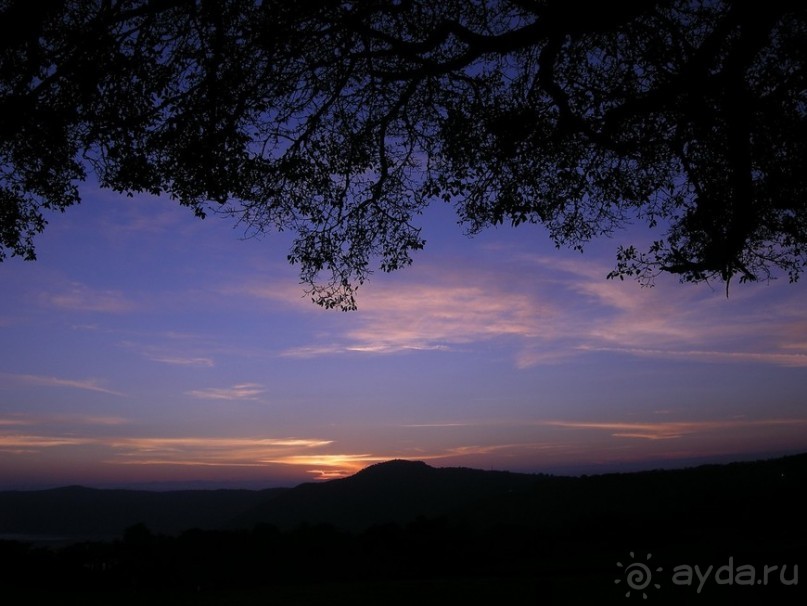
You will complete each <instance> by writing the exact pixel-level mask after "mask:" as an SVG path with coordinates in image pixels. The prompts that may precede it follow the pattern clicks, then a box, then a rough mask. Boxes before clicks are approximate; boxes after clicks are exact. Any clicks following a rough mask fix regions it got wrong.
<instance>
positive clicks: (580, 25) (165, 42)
mask: <svg viewBox="0 0 807 606" xmlns="http://www.w3.org/2000/svg"><path fill="white" fill-rule="evenodd" d="M0 45H1V46H0V258H2V256H3V255H5V254H6V252H10V253H11V254H13V255H21V256H24V257H26V258H33V257H34V246H33V242H32V238H33V237H34V236H35V235H36V234H37V233H38V232H40V231H41V230H42V229H43V228H44V226H45V216H44V213H45V211H46V210H47V209H50V210H64V209H65V208H66V207H68V206H70V205H71V204H74V203H76V202H78V201H79V194H78V189H77V183H78V182H79V181H81V180H82V179H84V178H85V171H87V170H91V171H93V172H94V173H95V174H96V175H97V177H98V179H99V182H100V183H101V185H102V186H103V187H107V188H111V189H113V190H116V191H119V192H124V193H127V194H130V195H131V194H132V193H134V192H151V193H155V194H159V193H167V194H168V195H170V196H172V197H173V198H175V199H176V200H178V201H179V202H180V203H181V204H183V205H186V206H188V207H190V208H192V209H193V210H194V211H195V212H196V214H198V215H200V216H204V214H205V213H208V212H211V211H215V212H222V213H226V214H230V215H232V216H233V217H235V218H237V220H238V221H240V222H242V223H243V225H244V226H246V228H247V229H248V230H249V231H251V232H254V233H261V232H266V231H272V230H290V231H292V232H294V233H295V234H296V239H295V242H294V244H293V246H292V248H291V250H290V252H289V257H288V258H289V260H290V261H291V262H292V263H295V264H299V267H300V272H301V278H302V280H303V281H304V282H306V283H308V284H309V287H310V293H311V295H312V298H313V299H314V300H315V301H316V302H317V303H320V304H322V305H324V306H326V307H342V308H344V309H350V308H352V307H354V304H355V302H354V290H355V288H356V287H357V286H358V285H359V284H361V283H362V282H363V281H364V280H365V278H366V277H367V276H368V274H369V273H370V272H371V271H372V270H373V269H374V268H375V267H379V268H380V269H382V270H384V271H390V270H394V269H396V268H399V267H401V266H404V265H407V264H409V263H410V262H411V252H412V251H414V250H417V249H420V248H421V247H422V246H423V245H424V241H423V239H422V238H421V235H420V230H419V229H418V227H417V226H416V225H415V219H416V217H417V215H418V214H419V213H420V212H421V211H422V209H423V208H424V207H425V206H426V205H428V204H429V203H430V202H433V201H441V200H444V201H446V202H449V203H452V204H453V205H454V206H455V208H456V210H457V213H458V216H459V219H460V220H461V222H462V223H463V224H464V225H465V227H466V229H467V230H468V231H469V232H471V233H475V232H478V231H479V230H482V229H484V228H486V227H488V226H490V225H494V224H499V223H512V224H513V225H518V224H521V223H539V224H543V225H545V226H546V227H547V229H548V231H549V234H550V237H551V238H552V239H553V240H554V242H555V243H556V244H557V245H558V246H571V247H575V248H580V247H582V245H583V244H584V243H585V242H586V241H588V240H590V239H591V238H593V237H596V236H600V235H604V234H611V233H613V232H614V231H615V230H617V229H619V228H621V227H623V226H625V225H626V224H629V223H631V222H640V223H643V224H647V225H648V226H650V227H651V228H655V232H654V233H658V239H656V240H655V241H654V242H653V243H652V244H651V245H650V246H649V247H648V248H647V249H639V248H637V247H635V246H626V247H623V248H620V249H619V251H618V253H617V259H616V266H615V269H614V271H613V272H612V273H611V277H619V278H622V277H624V276H637V277H638V278H639V279H640V280H644V281H652V279H653V277H654V276H655V275H657V274H658V273H659V272H671V273H675V274H679V275H680V276H681V278H682V280H684V281H699V280H705V279H709V278H713V277H718V278H720V279H722V280H724V281H726V283H727V284H728V282H729V280H731V279H732V277H734V276H739V279H740V280H754V279H759V278H765V277H769V276H770V275H771V272H772V271H774V270H776V269H780V270H784V271H786V272H787V273H788V274H789V276H790V279H791V280H795V279H796V278H797V277H798V275H799V273H800V272H801V270H802V269H803V267H804V264H805V261H806V260H807V258H806V257H805V250H804V245H805V242H807V213H805V204H807V198H806V197H805V192H806V191H807V170H805V169H806V168H807V162H806V160H807V116H806V114H807V93H806V92H805V90H806V89H807V82H806V81H805V80H807V78H806V75H807V70H806V69H805V60H806V59H807V9H805V8H804V7H801V6H797V3H791V2H785V1H782V0H766V2H753V3H750V2H729V1H718V0H714V1H711V0H700V1H698V0H674V1H660V0H659V1H649V0H645V1H635V2H620V3H616V4H614V3H599V4H591V3H588V2H585V3H584V2H574V1H570V0H498V1H497V0H489V1H485V0H477V1H468V0H442V1H441V2H425V1H414V0H399V1H391V0H367V1H362V2H341V1H339V2H337V1H335V0H332V1H323V2H286V1H284V0H268V1H264V2H255V1H253V0H221V1H212V0H210V1H208V0H199V1H192V0H96V1H91V0H68V1H65V2H61V1H55V0H50V1H47V2H45V1H43V2H40V3H36V5H35V6H34V5H31V4H30V3H26V2H23V1H22V0H4V1H0ZM323 276H324V277H323Z"/></svg>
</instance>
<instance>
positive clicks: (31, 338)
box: [0, 185, 807, 489]
mask: <svg viewBox="0 0 807 606" xmlns="http://www.w3.org/2000/svg"><path fill="white" fill-rule="evenodd" d="M82 195H83V202H82V204H81V205H79V206H77V207H74V208H71V209H68V211H67V212H66V213H64V214H59V215H55V216H51V217H50V224H49V225H48V227H47V229H46V230H45V232H44V233H43V234H42V235H41V236H40V237H39V238H38V240H37V252H38V260H37V261H35V262H26V261H22V260H20V259H18V258H9V259H7V260H6V261H4V262H3V263H0V284H2V291H1V292H2V295H0V489H30V488H47V487H55V486H62V485H68V484H82V485H86V486H94V487H102V488H103V487H144V488H156V489H160V488H163V489H165V488H184V487H211V488H214V487H245V488H263V487H269V486H284V485H285V486H291V485H295V484H298V483H301V482H307V481H321V480H327V479H331V478H338V477H343V476H346V475H350V474H352V473H355V472H356V471H358V470H360V469H362V468H363V467H366V466H367V465H371V464H373V463H377V462H381V461H385V460H389V459H395V458H403V459H411V460H422V461H426V462H427V463H429V464H430V465H433V466H435V467H447V466H463V467H475V468H480V469H498V470H510V471H517V472H540V473H555V474H581V473H588V474H591V473H602V472H609V471H632V470H640V469H651V468H671V467H681V466H687V465H692V464H697V463H704V462H726V461H733V460H753V459H757V458H767V457H771V456H778V455H782V454H790V453H798V452H805V451H807V400H806V399H805V394H806V393H807V306H805V305H804V301H805V294H807V290H805V289H807V283H804V282H800V283H796V284H789V283H788V282H787V279H786V278H785V277H782V278H780V279H778V280H774V281H771V282H767V283H757V284H750V285H748V284H732V287H731V289H730V291H729V296H728V297H726V291H725V287H724V285H722V284H699V285H690V284H680V283H679V282H678V281H677V279H676V278H675V277H671V276H668V277H662V278H660V279H659V280H658V281H657V283H656V286H655V287H653V288H643V287H641V286H640V285H639V284H638V283H636V282H633V281H628V280H626V281H624V282H620V281H618V280H616V281H614V280H607V279H606V277H605V276H606V275H607V273H608V272H609V271H610V270H611V269H612V268H613V265H614V256H615V252H616V248H617V245H618V244H620V243H629V242H634V241H636V240H635V239H639V240H641V239H642V238H645V239H646V238H648V237H649V236H648V235H647V234H642V233H641V232H633V233H631V232H627V233H624V234H617V235H616V236H615V237H614V238H613V239H605V240H600V241H596V242H594V243H592V244H590V245H589V246H588V247H587V249H586V250H585V252H584V253H582V254H581V253H578V252H574V251H569V250H557V249H555V247H554V246H553V245H552V244H551V242H550V241H549V239H548V237H547V235H546V233H545V231H544V230H543V228H541V227H540V226H530V225H526V226H519V227H518V228H511V227H503V228H498V229H491V230H488V231H486V232H483V233H482V234H480V235H479V236H476V237H474V238H468V237H466V236H465V235H464V234H463V231H462V228H461V227H459V226H457V225H456V220H455V218H454V216H453V213H452V210H451V208H450V207H444V206H434V207H433V208H430V209H428V210H427V211H426V213H425V214H424V215H423V216H422V217H421V218H420V224H421V225H422V226H423V236H424V237H425V239H426V241H427V243H426V248H425V250H423V251H419V252H418V253H416V256H415V260H414V264H413V265H412V266H411V267H409V268H406V269H403V270H399V271H397V272H393V273H391V274H384V273H381V272H378V273H376V274H374V275H373V276H372V277H371V279H370V281H369V282H367V283H366V284H365V285H363V286H362V287H361V288H360V289H359V291H358V306H359V309H358V311H355V312H347V313H345V312H341V311H338V310H324V309H322V308H320V307H318V306H316V305H314V304H313V303H312V302H311V301H310V299H309V298H307V297H306V296H305V292H304V287H303V286H302V285H300V283H299V280H298V277H297V273H296V268H294V267H292V266H290V265H289V264H288V263H287V262H286V253H287V250H288V246H289V242H290V240H289V237H290V236H289V235H288V234H285V233H284V234H273V235H269V236H267V237H263V238H245V237H244V233H243V231H242V230H240V229H239V228H238V226H236V225H235V224H234V223H233V221H232V220H230V219H224V218H220V217H215V216H211V217H208V218H207V219H205V220H200V219H198V218H196V217H194V216H193V213H192V212H191V211H190V210H189V209H187V208H183V207H180V206H179V205H178V204H177V203H176V202H173V201H171V200H168V199H161V198H155V197H149V196H145V195H143V196H135V197H133V198H127V197H126V196H121V195H118V194H115V193H113V192H109V191H105V190H100V189H97V188H95V187H93V186H91V185H86V186H84V187H83V189H82ZM631 238H634V239H633V240H632V239H631Z"/></svg>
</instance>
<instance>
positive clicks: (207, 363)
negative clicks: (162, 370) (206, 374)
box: [150, 356, 215, 368]
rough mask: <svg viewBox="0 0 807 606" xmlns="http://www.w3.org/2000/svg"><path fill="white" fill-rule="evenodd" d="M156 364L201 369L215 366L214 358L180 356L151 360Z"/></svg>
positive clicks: (158, 357)
mask: <svg viewBox="0 0 807 606" xmlns="http://www.w3.org/2000/svg"><path fill="white" fill-rule="evenodd" d="M150 359H151V360H152V361H154V362H161V363H163V364H170V365H172V366H195V367H200V368H212V367H213V366H215V363H214V362H213V359H212V358H202V357H197V358H191V357H180V356H154V357H151V358H150Z"/></svg>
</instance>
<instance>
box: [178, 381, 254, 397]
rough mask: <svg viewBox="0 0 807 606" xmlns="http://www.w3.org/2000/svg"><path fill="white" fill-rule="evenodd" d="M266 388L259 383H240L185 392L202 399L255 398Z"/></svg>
mask: <svg viewBox="0 0 807 606" xmlns="http://www.w3.org/2000/svg"><path fill="white" fill-rule="evenodd" d="M265 391H266V390H265V389H264V388H263V385H260V384H259V383H240V384H238V385H233V386H232V387H225V388H218V387H208V388H205V389H194V390H192V391H187V392H185V393H186V394H187V395H189V396H193V397H194V398H201V399H203V400H257V399H258V396H259V395H261V394H262V393H264V392H265Z"/></svg>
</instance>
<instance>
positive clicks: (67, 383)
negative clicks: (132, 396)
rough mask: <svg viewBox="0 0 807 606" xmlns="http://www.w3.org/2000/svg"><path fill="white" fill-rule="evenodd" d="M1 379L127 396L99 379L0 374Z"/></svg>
mask: <svg viewBox="0 0 807 606" xmlns="http://www.w3.org/2000/svg"><path fill="white" fill-rule="evenodd" d="M0 377H5V378H6V379H8V380H9V381H11V382H13V383H23V384H26V385H38V386H43V387H70V388H72V389H83V390H85V391H95V392H99V393H106V394H110V395H113V396H124V395H125V394H123V393H121V392H119V391H115V390H113V389H109V388H107V387H104V386H103V385H101V382H100V381H99V380H98V379H62V378H59V377H49V376H43V375H28V374H12V373H0Z"/></svg>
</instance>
